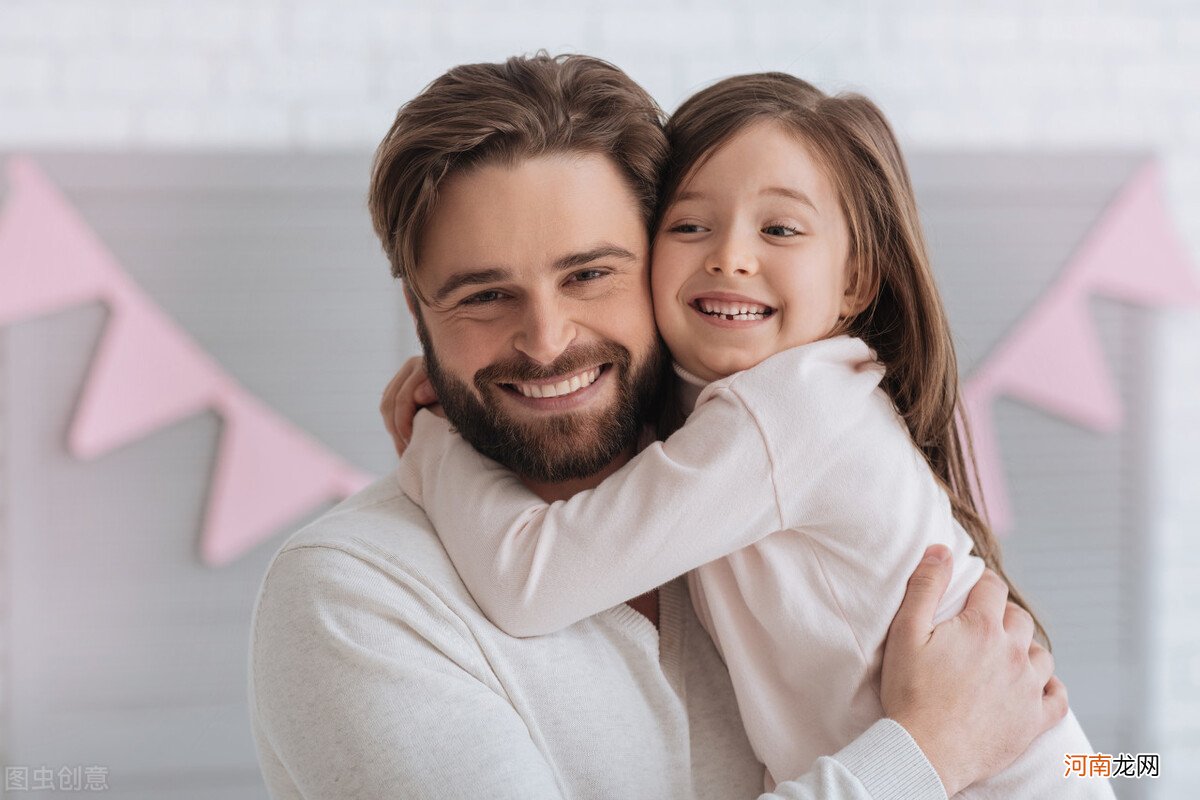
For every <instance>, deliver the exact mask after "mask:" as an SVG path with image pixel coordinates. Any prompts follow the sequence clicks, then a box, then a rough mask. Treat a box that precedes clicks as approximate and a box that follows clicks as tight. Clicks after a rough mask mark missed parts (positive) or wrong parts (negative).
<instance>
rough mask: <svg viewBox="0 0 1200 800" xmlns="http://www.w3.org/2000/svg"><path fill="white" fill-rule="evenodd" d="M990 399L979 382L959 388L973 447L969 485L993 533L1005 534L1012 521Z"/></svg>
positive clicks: (991, 397)
mask: <svg viewBox="0 0 1200 800" xmlns="http://www.w3.org/2000/svg"><path fill="white" fill-rule="evenodd" d="M993 400H994V398H993V396H992V394H991V392H990V389H989V388H988V387H986V386H984V385H982V384H981V383H978V382H976V383H968V384H967V385H966V386H964V387H963V392H962V405H963V415H964V417H965V418H966V424H967V425H969V426H970V429H971V444H972V446H973V447H974V450H975V468H976V472H975V475H974V477H975V484H974V485H973V486H972V487H971V488H972V491H973V492H974V495H975V498H976V500H977V501H978V500H979V499H980V498H982V499H983V502H982V503H977V505H979V506H980V511H981V512H982V511H983V510H984V509H985V508H986V510H987V518H988V522H989V523H990V524H991V527H992V530H993V531H995V532H996V533H997V534H1003V533H1006V532H1007V531H1008V529H1009V526H1010V525H1011V523H1012V506H1011V505H1010V503H1009V499H1008V484H1007V483H1006V482H1005V480H1004V461H1003V460H1002V459H1001V457H1000V444H999V440H998V439H997V436H996V423H995V418H994V417H993V416H992V414H993V411H992V402H993Z"/></svg>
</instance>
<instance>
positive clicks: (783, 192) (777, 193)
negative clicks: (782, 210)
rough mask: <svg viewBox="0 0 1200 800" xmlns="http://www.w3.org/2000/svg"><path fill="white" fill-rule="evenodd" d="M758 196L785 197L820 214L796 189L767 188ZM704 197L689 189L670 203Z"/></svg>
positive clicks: (811, 202)
mask: <svg viewBox="0 0 1200 800" xmlns="http://www.w3.org/2000/svg"><path fill="white" fill-rule="evenodd" d="M759 194H760V195H770V196H774V197H786V198H788V199H790V200H795V201H796V202H798V203H803V204H804V205H806V206H808V207H809V208H811V209H812V210H813V211H814V212H816V213H817V214H820V213H821V212H820V211H819V210H817V204H816V203H814V202H813V201H812V200H811V199H810V198H809V196H808V195H806V194H805V193H804V192H801V191H799V190H798V189H792V188H790V187H787V186H768V187H766V188H765V189H762V190H760V191H759ZM705 196H706V195H705V194H704V193H703V192H697V191H696V190H694V189H690V190H688V191H686V192H680V193H679V194H677V195H675V199H674V200H672V201H671V202H672V203H683V202H685V201H688V200H703V199H704V198H705Z"/></svg>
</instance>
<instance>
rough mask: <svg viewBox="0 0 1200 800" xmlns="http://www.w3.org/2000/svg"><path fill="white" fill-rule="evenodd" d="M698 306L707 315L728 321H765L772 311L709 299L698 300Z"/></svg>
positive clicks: (755, 305) (760, 307)
mask: <svg viewBox="0 0 1200 800" xmlns="http://www.w3.org/2000/svg"><path fill="white" fill-rule="evenodd" d="M696 305H697V306H699V307H700V310H701V311H703V312H704V313H705V314H710V315H712V316H714V317H725V318H726V319H741V320H752V319H763V318H765V317H766V316H767V315H768V314H769V313H770V312H771V309H770V308H768V307H767V306H761V305H757V304H748V303H725V302H718V301H716V300H707V299H700V300H697V301H696Z"/></svg>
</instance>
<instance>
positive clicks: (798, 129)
mask: <svg viewBox="0 0 1200 800" xmlns="http://www.w3.org/2000/svg"><path fill="white" fill-rule="evenodd" d="M760 122H772V123H774V124H777V125H779V126H780V127H782V128H783V129H785V130H787V131H789V132H790V133H792V134H794V135H795V136H797V137H798V138H799V140H800V141H802V142H803V143H804V144H805V145H806V146H807V147H808V148H810V149H811V151H812V152H813V155H814V156H815V157H816V159H817V162H818V163H819V164H820V165H821V166H822V167H823V168H824V172H825V174H826V176H827V178H828V179H829V180H830V182H831V183H832V185H833V188H834V190H835V191H836V192H837V196H838V197H839V198H840V200H841V206H842V213H843V215H844V216H845V219H846V223H847V226H848V228H849V233H850V248H849V262H848V265H847V268H848V270H849V275H848V276H847V281H848V284H847V285H848V286H850V287H851V288H852V289H855V290H857V291H858V292H859V293H860V296H865V297H873V298H874V299H873V301H872V302H871V303H870V305H868V306H867V308H866V310H864V311H863V312H862V313H860V314H858V315H857V316H854V317H852V318H850V319H846V320H844V321H843V322H842V323H841V325H840V326H839V328H838V330H837V332H838V333H846V334H849V335H851V336H857V337H859V338H861V339H862V340H864V341H865V342H866V343H867V344H868V345H870V346H871V347H872V348H873V349H874V350H875V352H876V354H877V355H878V357H879V360H880V362H881V363H882V364H883V365H884V367H885V368H886V374H885V376H884V378H883V382H882V386H883V388H884V390H885V391H886V392H887V393H888V395H889V396H890V397H891V399H892V402H893V403H894V404H895V406H896V409H897V411H899V413H900V416H901V417H903V418H904V421H905V423H906V424H907V426H908V430H909V433H910V434H911V436H912V439H913V442H914V443H915V444H916V446H917V447H918V448H919V449H920V450H921V452H922V453H923V454H924V456H925V459H926V461H928V463H929V466H930V467H931V468H932V470H933V474H934V475H936V476H937V478H938V479H939V480H940V482H941V483H942V484H943V486H944V487H945V489H946V493H947V494H948V495H949V497H950V505H951V508H952V510H953V512H954V516H955V518H956V519H957V520H958V521H959V523H960V524H961V525H962V526H963V528H965V529H966V531H967V533H968V534H970V536H971V539H972V540H973V541H974V543H975V547H974V552H975V554H976V555H978V556H979V557H980V558H982V559H983V561H984V562H985V563H986V564H987V566H988V567H990V568H991V569H993V570H994V571H995V572H996V573H997V574H999V575H1000V577H1001V578H1003V579H1004V581H1005V582H1006V583H1007V584H1008V587H1009V595H1010V597H1011V599H1012V600H1013V601H1014V602H1016V603H1017V604H1018V605H1020V606H1021V607H1022V608H1025V609H1026V610H1029V607H1028V605H1027V604H1026V602H1025V601H1024V599H1023V598H1022V597H1021V596H1020V594H1019V593H1018V592H1017V590H1016V588H1015V587H1013V585H1012V581H1010V580H1009V579H1008V576H1007V575H1006V574H1005V573H1004V569H1003V568H1002V566H1001V563H1000V548H999V546H998V544H997V542H996V539H995V537H994V536H993V535H992V532H991V529H990V528H989V526H988V524H987V522H986V521H985V520H984V518H983V515H982V514H981V513H980V510H979V507H978V506H977V505H976V501H975V497H974V496H973V495H972V491H971V486H970V477H969V475H970V473H968V470H967V463H968V462H970V464H971V467H972V471H974V469H975V456H974V451H973V449H972V446H971V438H970V433H969V431H968V429H967V427H966V425H965V424H964V425H963V427H962V434H961V435H960V429H959V427H958V424H957V421H956V412H958V411H959V410H960V402H959V391H958V366H957V362H956V359H955V355H954V344H953V342H952V340H951V337H950V326H949V324H948V322H947V320H946V314H945V311H944V310H943V308H942V302H941V298H940V297H939V295H938V290H937V286H936V284H935V283H934V279H933V271H932V269H931V267H930V263H929V256H928V254H927V252H926V249H925V238H924V236H923V234H922V233H921V225H920V220H919V218H918V214H917V206H916V199H915V197H914V195H913V190H912V184H911V182H910V181H909V177H908V169H907V167H906V166H905V163H904V158H903V156H902V155H901V153H900V147H899V145H898V144H897V142H896V137H895V135H894V134H893V133H892V129H891V126H890V125H889V124H888V122H887V119H886V118H885V117H884V116H883V113H882V112H881V111H880V110H879V108H878V106H876V105H875V104H874V103H873V102H871V101H870V100H868V99H867V98H866V97H863V96H862V95H859V94H853V93H846V94H839V95H837V96H830V95H827V94H825V93H824V92H822V91H820V90H819V89H817V88H816V87H814V86H812V85H811V84H809V83H806V82H805V81H802V80H800V79H799V78H796V77H794V76H791V75H787V74H784V73H779V72H765V73H759V74H753V75H740V76H737V77H733V78H726V79H725V80H723V81H720V82H719V83H717V84H715V85H713V86H710V87H709V88H707V89H704V90H703V91H701V92H698V93H697V94H694V95H692V97H690V98H689V99H688V100H687V101H685V102H684V104H683V105H682V106H680V107H679V110H678V111H676V112H675V114H674V115H673V116H672V117H671V118H670V120H669V122H668V123H667V138H668V141H669V142H670V146H671V155H670V157H669V159H668V161H667V164H666V166H665V168H664V175H663V183H662V192H661V194H660V198H661V200H660V203H659V208H658V212H657V215H656V225H655V227H656V229H657V227H658V225H659V224H661V221H662V215H663V213H665V211H666V208H667V206H668V205H669V204H670V202H671V200H672V198H673V197H674V196H675V194H676V192H678V191H679V189H680V186H681V185H682V184H683V182H684V181H685V180H687V179H688V178H689V177H690V176H691V175H692V174H693V173H694V171H695V170H696V169H697V168H698V167H699V166H701V165H702V164H703V163H704V162H705V161H706V160H707V159H708V158H709V157H711V156H712V154H713V153H714V152H715V151H716V150H717V148H718V147H720V146H721V145H722V144H724V143H725V142H727V141H728V140H729V139H730V138H732V137H733V136H734V135H736V134H737V133H739V132H741V131H743V130H745V129H746V128H748V127H749V126H751V125H753V124H755V123H760ZM977 485H978V484H977ZM980 501H981V503H980V504H981V505H982V495H981V496H980ZM1034 624H1035V625H1036V627H1037V631H1038V633H1039V635H1040V636H1041V637H1042V639H1043V640H1044V641H1046V642H1047V644H1049V642H1048V639H1047V637H1046V633H1045V630H1044V629H1043V628H1042V625H1041V623H1040V622H1038V621H1037V618H1036V617H1034Z"/></svg>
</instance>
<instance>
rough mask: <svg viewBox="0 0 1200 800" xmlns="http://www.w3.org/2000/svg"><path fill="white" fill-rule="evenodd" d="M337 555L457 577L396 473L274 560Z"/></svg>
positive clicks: (311, 527) (290, 542)
mask: <svg viewBox="0 0 1200 800" xmlns="http://www.w3.org/2000/svg"><path fill="white" fill-rule="evenodd" d="M308 549H325V550H337V551H341V552H344V553H346V554H348V555H350V556H353V557H355V558H358V559H360V560H362V561H366V562H368V563H373V564H377V565H381V566H382V565H386V567H387V568H388V569H400V570H411V571H415V572H419V573H426V574H431V577H434V576H441V575H443V574H446V575H447V576H448V577H455V576H454V572H453V566H452V565H451V563H450V559H449V556H447V554H446V550H445V548H443V547H442V543H441V540H439V539H438V536H437V533H436V532H435V531H434V529H433V525H432V524H431V523H430V522H429V518H428V517H426V516H425V512H424V511H422V510H421V507H420V506H418V505H417V504H416V503H414V502H412V501H411V500H410V499H408V497H407V496H406V495H405V494H404V492H403V491H402V490H401V489H400V486H399V484H398V483H397V481H396V474H395V472H390V473H388V474H387V475H384V476H383V477H381V478H379V479H378V480H376V481H375V482H374V483H372V484H370V485H369V486H367V487H366V488H364V489H362V490H361V491H359V492H357V493H355V494H353V495H351V496H350V497H347V498H346V499H345V500H343V501H342V502H340V503H338V504H337V505H336V506H334V507H333V508H331V509H329V510H328V511H327V512H325V513H324V514H322V515H321V516H320V517H318V518H317V519H315V520H313V521H312V522H310V523H309V524H308V525H305V526H304V527H303V528H301V529H300V530H298V531H296V532H295V533H294V534H292V535H291V536H290V537H288V539H287V541H285V542H284V543H283V545H282V546H281V547H280V548H279V551H278V552H277V553H276V554H275V558H274V559H273V563H272V567H274V562H277V561H279V560H280V558H281V557H282V556H284V555H285V554H289V553H296V552H298V551H301V550H308Z"/></svg>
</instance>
